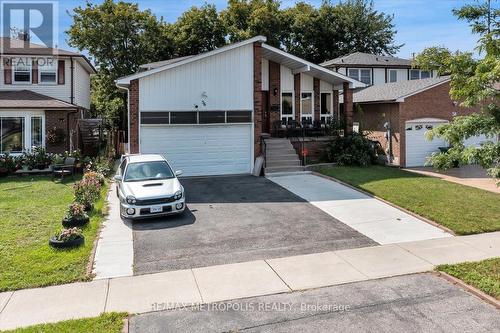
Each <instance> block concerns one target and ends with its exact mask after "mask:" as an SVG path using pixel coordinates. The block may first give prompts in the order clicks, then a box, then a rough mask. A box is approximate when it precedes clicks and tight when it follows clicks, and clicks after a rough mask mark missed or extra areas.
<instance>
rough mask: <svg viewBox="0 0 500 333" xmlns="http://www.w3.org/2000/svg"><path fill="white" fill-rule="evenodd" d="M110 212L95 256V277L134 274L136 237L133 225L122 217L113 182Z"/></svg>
mask: <svg viewBox="0 0 500 333" xmlns="http://www.w3.org/2000/svg"><path fill="white" fill-rule="evenodd" d="M107 202H108V207H109V212H108V216H107V217H106V220H105V221H104V222H103V227H102V231H101V234H100V237H99V240H98V242H97V248H96V253H95V257H94V269H93V273H94V274H95V279H104V278H112V277H120V276H131V275H133V274H134V272H133V270H132V266H133V264H134V239H133V234H132V225H131V223H130V222H128V221H123V220H122V219H121V218H120V212H119V209H120V205H119V202H118V198H117V197H116V188H115V186H114V184H111V189H110V191H109V192H108V199H107Z"/></svg>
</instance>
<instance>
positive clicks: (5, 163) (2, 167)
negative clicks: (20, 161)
mask: <svg viewBox="0 0 500 333" xmlns="http://www.w3.org/2000/svg"><path fill="white" fill-rule="evenodd" d="M14 171H16V161H15V159H14V157H12V156H10V155H9V154H8V153H6V154H5V155H0V177H3V176H7V175H8V174H9V173H11V172H14Z"/></svg>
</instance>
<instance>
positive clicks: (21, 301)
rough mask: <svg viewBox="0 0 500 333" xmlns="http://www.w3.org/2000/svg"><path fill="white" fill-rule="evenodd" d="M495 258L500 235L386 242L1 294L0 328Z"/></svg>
mask: <svg viewBox="0 0 500 333" xmlns="http://www.w3.org/2000/svg"><path fill="white" fill-rule="evenodd" d="M498 256H500V232H495V233H489V234H481V235H472V236H462V237H450V238H439V239H430V240H424V241H417V242H407V243H398V244H388V245H381V246H374V247H368V248H359V249H352V250H341V251H335V252H325V253H317V254H309V255H302V256H295V257H286V258H278V259H271V260H257V261H251V262H243V263H237V264H230V265H220V266H211V267H203V268H195V269H188V270H181V271H173V272H166V273H157V274H149V275H140V276H130V277H120V278H111V279H101V280H94V281H92V282H84V283H73V284H67V285H60V286H53V287H47V288H37V289H25V290H19V291H15V292H5V293H0V330H1V329H12V328H16V327H23V326H29V325H33V324H38V323H45V322H57V321H61V320H67V319H75V318H84V317H93V316H97V315H99V314H100V313H102V312H111V311H127V312H129V313H145V312H151V311H155V310H166V309H170V308H176V307H181V306H189V305H193V304H199V303H210V302H217V301H224V300H232V299H238V298H246V297H252V296H262V295H269V294H276V293H283V292H291V291H297V290H303V289H309V288H318V287H326V286H331V285H338V284H344V283H349V282H355V281H364V280H371V279H377V278H382V277H391V276H397V275H403V274H411V273H419V272H425V271H429V270H432V269H433V268H434V267H435V265H438V264H445V263H448V264H452V263H457V262H463V261H476V260H482V259H487V258H492V257H498Z"/></svg>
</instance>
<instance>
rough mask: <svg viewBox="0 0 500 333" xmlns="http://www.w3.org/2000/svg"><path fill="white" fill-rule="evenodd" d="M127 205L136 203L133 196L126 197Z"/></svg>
mask: <svg viewBox="0 0 500 333" xmlns="http://www.w3.org/2000/svg"><path fill="white" fill-rule="evenodd" d="M126 200H127V203H128V204H131V205H133V204H135V203H136V202H137V199H136V198H135V197H134V196H133V195H127V199H126Z"/></svg>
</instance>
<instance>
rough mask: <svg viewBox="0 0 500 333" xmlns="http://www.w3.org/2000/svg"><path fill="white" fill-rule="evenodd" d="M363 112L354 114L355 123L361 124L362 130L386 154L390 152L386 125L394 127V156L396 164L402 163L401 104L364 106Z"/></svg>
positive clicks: (362, 106) (362, 107)
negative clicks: (377, 143) (378, 144)
mask: <svg viewBox="0 0 500 333" xmlns="http://www.w3.org/2000/svg"><path fill="white" fill-rule="evenodd" d="M361 109H362V110H363V112H362V113H361V114H360V113H355V114H354V121H358V122H359V123H360V127H361V130H362V131H363V132H364V133H366V134H367V135H368V137H369V138H370V139H372V140H375V141H378V142H380V144H381V145H382V148H383V149H384V151H385V152H388V148H389V140H387V139H386V138H385V134H386V130H385V128H384V124H385V123H386V122H390V124H391V126H392V155H393V157H394V158H395V160H394V162H395V163H399V161H400V156H401V155H400V144H399V143H400V128H399V103H381V104H362V105H361Z"/></svg>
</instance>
